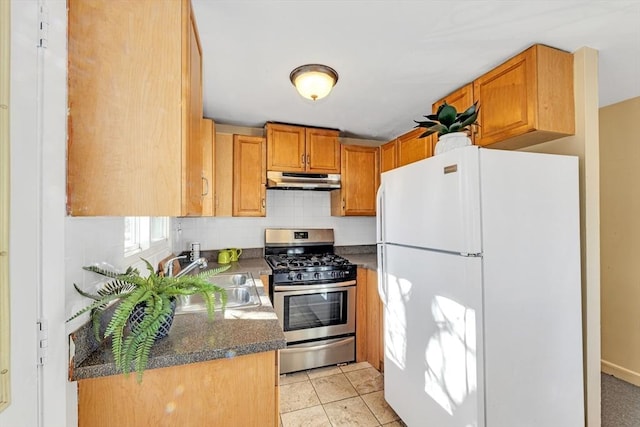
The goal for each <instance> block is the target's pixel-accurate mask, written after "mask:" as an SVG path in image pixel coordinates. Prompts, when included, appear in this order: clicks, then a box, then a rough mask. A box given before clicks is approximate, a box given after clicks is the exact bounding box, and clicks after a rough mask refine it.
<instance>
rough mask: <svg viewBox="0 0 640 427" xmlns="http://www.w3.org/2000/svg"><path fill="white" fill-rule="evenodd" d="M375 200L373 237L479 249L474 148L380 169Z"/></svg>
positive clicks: (467, 250) (463, 250) (417, 244)
mask: <svg viewBox="0 0 640 427" xmlns="http://www.w3.org/2000/svg"><path fill="white" fill-rule="evenodd" d="M378 198H379V201H378V203H379V205H381V206H382V209H381V210H379V211H378V212H379V217H378V220H379V224H378V228H379V230H378V234H379V236H378V239H379V241H385V242H389V243H400V244H404V245H409V246H415V247H420V248H429V249H438V250H443V251H450V252H458V253H480V252H481V245H480V183H479V175H478V147H475V146H471V147H466V148H461V149H457V150H452V151H450V152H446V153H443V154H440V155H438V156H435V157H431V158H428V159H425V160H421V161H419V162H415V163H411V164H409V165H406V166H403V167H401V168H397V169H393V170H391V171H388V172H385V173H383V174H382V185H381V187H380V191H379V194H378ZM380 227H382V228H381V229H380ZM380 234H382V235H380Z"/></svg>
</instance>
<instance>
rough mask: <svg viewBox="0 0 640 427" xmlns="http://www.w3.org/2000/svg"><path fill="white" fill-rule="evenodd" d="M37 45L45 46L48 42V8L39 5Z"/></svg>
mask: <svg viewBox="0 0 640 427" xmlns="http://www.w3.org/2000/svg"><path fill="white" fill-rule="evenodd" d="M38 27H39V28H38V47H44V48H46V47H47V44H48V42H49V9H47V7H46V6H40V11H39V12H38Z"/></svg>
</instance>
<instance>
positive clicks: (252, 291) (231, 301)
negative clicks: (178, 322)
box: [176, 273, 262, 314]
mask: <svg viewBox="0 0 640 427" xmlns="http://www.w3.org/2000/svg"><path fill="white" fill-rule="evenodd" d="M209 280H210V281H211V282H212V283H215V284H216V285H218V286H220V287H222V288H224V289H226V291H227V305H226V309H227V310H229V309H237V308H247V307H257V306H259V305H261V304H262V302H261V301H260V295H258V289H257V287H256V283H255V281H254V279H253V276H252V275H251V273H233V274H218V275H216V276H213V277H211V279H209ZM214 300H215V304H214V306H215V310H216V311H220V310H222V302H221V301H220V295H214ZM199 311H207V305H206V303H205V301H204V299H203V298H202V295H183V296H180V297H179V299H178V306H177V307H176V314H180V313H193V312H199Z"/></svg>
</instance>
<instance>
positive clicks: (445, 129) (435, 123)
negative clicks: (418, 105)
mask: <svg viewBox="0 0 640 427" xmlns="http://www.w3.org/2000/svg"><path fill="white" fill-rule="evenodd" d="M479 111H480V107H479V106H478V101H476V102H474V103H473V105H472V106H470V107H469V108H467V109H466V110H465V111H464V112H462V113H458V111H457V110H456V108H455V107H454V106H453V105H449V104H447V102H446V101H445V102H444V103H443V104H442V105H440V106H439V107H438V111H436V113H435V114H429V115H427V116H423V117H426V118H427V120H424V121H418V120H414V122H416V123H417V125H416V126H415V127H417V128H418V127H422V128H426V129H427V130H426V131H425V132H424V133H423V134H422V135H420V136H419V137H418V138H424V137H426V136H429V135H431V134H433V133H436V132H437V133H438V136H440V135H445V134H448V133H453V132H470V131H471V126H473V125H478V123H477V119H478V112H479Z"/></svg>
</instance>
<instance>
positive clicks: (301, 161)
mask: <svg viewBox="0 0 640 427" xmlns="http://www.w3.org/2000/svg"><path fill="white" fill-rule="evenodd" d="M300 164H302V165H304V154H303V155H302V156H300Z"/></svg>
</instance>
